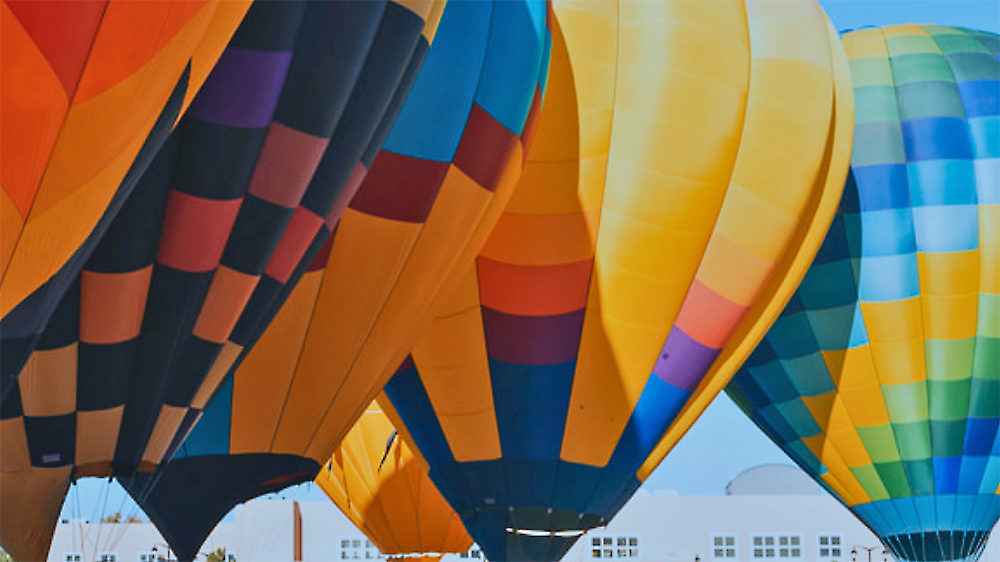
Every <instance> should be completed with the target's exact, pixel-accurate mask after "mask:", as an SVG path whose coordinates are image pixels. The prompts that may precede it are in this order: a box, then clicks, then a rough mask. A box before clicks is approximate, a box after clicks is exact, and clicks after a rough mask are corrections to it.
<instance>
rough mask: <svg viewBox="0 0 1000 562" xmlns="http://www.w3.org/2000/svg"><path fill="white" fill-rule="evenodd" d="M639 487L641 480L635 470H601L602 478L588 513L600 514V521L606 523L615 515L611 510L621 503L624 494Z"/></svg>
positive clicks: (595, 490) (588, 507)
mask: <svg viewBox="0 0 1000 562" xmlns="http://www.w3.org/2000/svg"><path fill="white" fill-rule="evenodd" d="M638 488H639V480H638V479H637V478H636V476H635V473H634V472H628V473H626V472H619V471H617V470H612V469H611V468H610V467H609V468H606V469H604V470H603V471H602V472H601V478H600V479H599V480H598V481H597V486H595V487H594V491H593V494H592V495H591V497H590V503H588V504H587V510H586V513H590V514H595V515H599V516H600V518H601V521H600V522H601V523H602V524H606V523H607V522H608V521H609V520H610V519H611V517H612V516H614V512H612V511H611V510H612V509H613V508H614V507H615V506H617V505H619V504H620V502H621V497H622V495H623V494H631V493H634V492H635V490H636V489H638ZM629 490H631V492H630V491H629Z"/></svg>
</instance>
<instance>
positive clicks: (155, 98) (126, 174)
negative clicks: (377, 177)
mask: <svg viewBox="0 0 1000 562" xmlns="http://www.w3.org/2000/svg"><path fill="white" fill-rule="evenodd" d="M249 6H250V0H238V1H221V0H197V1H189V0H180V1H173V0H167V1H161V2H133V1H126V0H97V1H93V0H86V1H75V2H48V1H40V2H39V1H21V0H3V2H2V3H0V113H2V114H3V121H2V124H0V161H2V162H3V167H2V169H0V185H2V186H3V188H2V189H0V317H2V321H0V331H2V339H0V361H2V363H0V365H2V371H0V376H2V381H0V382H2V384H0V388H2V390H3V393H2V394H3V395H6V393H7V391H9V383H10V382H11V380H12V378H13V377H15V376H16V375H17V373H18V372H19V371H20V368H21V366H23V364H24V360H25V359H26V358H27V354H28V352H30V348H31V346H32V345H33V343H34V342H35V341H37V339H38V337H39V334H40V333H41V331H42V329H43V328H44V326H45V323H46V322H47V321H48V318H49V316H50V315H51V314H52V312H53V310H54V309H55V306H56V305H57V304H58V302H59V299H60V298H61V297H62V294H63V293H64V292H65V291H66V290H67V288H68V287H69V286H70V284H72V281H73V279H74V278H75V277H76V274H77V273H78V272H79V270H80V268H81V267H82V265H83V262H84V261H86V259H87V256H89V255H90V253H91V252H92V251H93V250H94V248H95V246H96V244H97V241H98V240H99V239H100V237H101V234H102V233H103V232H104V231H105V230H106V229H107V228H108V226H109V225H110V223H111V221H112V219H114V217H115V214H116V213H117V211H118V210H119V209H120V208H121V206H122V204H123V203H124V201H125V199H126V198H127V197H128V195H129V194H130V193H131V191H132V189H133V187H134V186H135V184H136V182H137V181H138V179H139V177H140V176H141V175H142V173H143V171H144V170H145V169H146V167H147V166H149V164H150V162H151V161H152V159H153V157H154V156H155V155H156V153H157V151H158V150H159V148H160V146H161V145H162V144H163V142H164V140H165V139H166V138H167V135H169V134H170V131H171V130H172V129H173V126H174V124H175V123H176V122H177V120H178V119H179V117H180V116H181V115H183V113H184V111H185V109H186V108H187V106H188V104H189V103H190V102H191V100H192V98H193V97H194V95H195V94H196V93H197V92H198V89H199V88H200V87H201V84H202V83H203V82H204V80H205V78H206V77H207V75H208V73H209V71H210V70H211V69H212V67H213V66H214V65H215V62H216V60H217V59H218V57H219V55H220V54H221V53H222V50H223V48H224V47H225V46H226V43H227V42H228V41H229V38H230V37H231V36H232V34H233V32H234V31H235V30H236V27H237V26H238V25H239V23H240V21H241V20H242V19H243V16H244V14H245V13H246V11H247V8H248V7H249Z"/></svg>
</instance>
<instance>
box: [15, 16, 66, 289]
mask: <svg viewBox="0 0 1000 562" xmlns="http://www.w3.org/2000/svg"><path fill="white" fill-rule="evenodd" d="M68 109H69V99H68V98H67V97H66V93H65V92H64V91H63V88H62V84H61V83H60V82H59V77H58V76H57V75H56V73H55V71H53V70H52V68H51V67H50V66H49V64H48V61H46V60H45V56H44V55H43V54H42V52H41V51H39V50H38V46H37V45H35V43H34V41H33V40H32V38H31V37H30V36H29V35H28V33H27V31H26V30H25V29H24V28H23V27H22V26H21V24H20V22H19V21H18V19H17V16H15V15H14V14H13V12H11V9H10V6H8V5H7V3H6V2H3V3H0V115H3V119H0V162H3V165H2V166H0V185H2V186H3V190H4V191H6V192H7V196H8V197H10V202H12V203H13V205H14V207H15V208H16V209H17V212H18V214H20V215H21V218H22V220H23V219H24V217H27V216H28V209H30V208H31V202H32V201H33V200H34V198H35V193H36V192H37V190H38V185H39V183H40V182H41V181H42V174H43V173H44V172H45V166H46V164H47V163H48V161H49V155H51V154H52V148H53V147H54V146H55V143H56V138H57V137H58V136H59V129H60V127H61V126H62V122H63V118H64V117H65V116H66V111H67V110H68ZM15 163H16V165H15ZM6 204H7V201H2V202H0V205H6ZM8 213H9V211H7V210H6V209H5V210H4V211H3V213H2V214H3V215H4V219H5V220H4V223H3V225H2V227H3V229H4V230H6V229H8V228H9V227H10V225H8V224H7V221H6V216H7V214H8ZM7 236H8V235H7V234H5V235H4V238H5V239H6V238H7ZM12 250H13V247H11V248H9V249H8V248H7V245H6V244H5V245H4V248H3V254H2V258H0V260H2V262H0V263H3V264H4V265H3V270H4V271H6V263H7V260H8V259H10V252H11V251H12Z"/></svg>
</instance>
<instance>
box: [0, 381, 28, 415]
mask: <svg viewBox="0 0 1000 562" xmlns="http://www.w3.org/2000/svg"><path fill="white" fill-rule="evenodd" d="M23 415H24V408H23V407H22V404H21V385H19V384H17V379H11V383H10V387H9V390H8V391H7V395H6V396H4V397H3V399H0V420H9V419H14V418H19V417H21V416H23Z"/></svg>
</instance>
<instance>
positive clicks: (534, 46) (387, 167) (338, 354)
mask: <svg viewBox="0 0 1000 562" xmlns="http://www.w3.org/2000/svg"><path fill="white" fill-rule="evenodd" d="M546 13H547V10H546V3H545V2H544V1H543V0H527V1H525V0H518V1H507V0H504V1H498V2H454V3H449V4H448V5H447V7H446V9H445V11H444V14H443V16H442V20H441V24H440V26H439V28H438V31H437V33H436V35H435V40H434V43H433V45H432V46H431V49H430V51H429V52H428V56H427V60H426V61H425V64H424V65H423V67H422V68H421V71H420V73H419V75H418V76H417V79H416V81H415V83H414V85H413V88H412V89H411V92H410V95H409V97H408V98H407V99H406V102H405V104H404V106H403V108H402V110H401V112H400V115H399V117H398V118H397V120H396V122H395V124H394V125H393V128H392V130H391V132H390V133H389V135H388V138H387V139H386V141H385V143H384V145H383V146H382V150H381V151H379V152H378V154H377V155H376V156H375V158H374V161H373V162H372V163H371V168H370V171H368V173H367V175H366V176H365V178H364V181H363V183H362V185H361V186H360V188H359V189H358V191H357V194H356V195H355V196H354V198H353V199H352V200H351V202H350V206H349V207H348V208H347V209H346V210H344V213H343V216H342V217H341V220H340V222H339V223H338V224H337V225H336V232H335V234H334V236H333V237H332V239H331V240H330V241H329V246H327V247H325V248H323V249H317V250H318V251H317V252H316V253H315V255H316V259H315V260H313V261H312V262H309V261H303V262H300V264H301V265H300V268H299V269H298V270H297V271H296V272H295V273H294V274H292V276H291V280H292V281H293V282H294V280H295V279H298V277H299V276H301V281H300V282H298V284H297V285H295V289H294V290H293V291H291V294H290V295H288V297H287V300H285V299H284V297H282V298H279V299H276V300H277V301H284V306H283V307H282V308H281V310H280V313H278V314H277V316H275V318H274V321H273V322H271V323H270V324H267V325H266V327H267V330H266V332H265V331H264V330H263V328H264V326H265V324H263V323H261V324H258V325H254V324H253V323H244V322H243V320H242V319H241V321H240V322H238V323H237V325H236V328H235V329H234V331H233V338H232V341H233V342H236V343H237V344H238V345H240V346H243V349H245V350H246V349H250V351H249V352H246V351H244V352H242V355H243V356H244V357H241V358H240V359H239V361H240V363H238V364H237V365H238V368H236V367H234V368H233V369H230V370H231V371H233V373H232V378H231V380H230V381H229V382H226V383H225V384H224V385H223V386H222V388H221V390H220V391H219V392H218V393H217V395H216V396H215V397H214V398H213V399H212V401H211V402H210V403H209V405H208V408H207V409H206V410H205V411H204V415H203V416H202V419H201V420H200V421H199V423H198V424H197V425H195V426H194V428H193V430H192V431H191V433H190V435H188V437H187V439H186V440H185V441H184V442H183V444H180V446H179V448H178V449H177V453H176V454H174V455H173V458H172V459H171V461H170V462H169V463H167V464H165V465H164V466H163V467H161V468H160V469H159V470H158V471H156V472H155V473H151V474H148V475H147V474H136V475H135V476H134V477H131V478H127V479H123V485H124V486H125V487H126V489H127V490H129V492H130V493H132V494H133V496H134V497H136V501H137V502H138V503H139V505H140V506H141V507H142V508H143V510H144V511H145V512H146V513H147V514H148V515H149V517H150V519H151V520H152V521H153V522H154V523H155V524H156V525H157V527H158V528H159V529H160V531H161V533H163V535H164V537H166V538H167V539H168V541H169V542H170V543H171V545H172V546H173V548H174V551H175V552H178V553H180V556H181V558H184V557H185V556H192V555H193V554H194V553H195V552H197V547H198V545H200V544H201V542H202V541H203V540H204V538H205V537H206V536H207V535H208V534H209V532H210V531H211V530H212V528H213V527H214V526H215V525H216V523H217V522H218V520H219V519H221V518H222V517H223V516H224V515H225V514H226V513H227V512H228V511H229V510H230V509H231V508H232V507H233V506H235V505H236V504H238V503H240V502H242V501H246V500H248V499H250V498H253V497H255V496H258V495H260V494H262V493H266V492H271V491H274V490H276V489H280V488H283V487H285V486H289V485H292V484H296V483H299V482H305V481H309V480H312V479H314V478H315V477H316V475H317V474H318V472H319V470H320V468H321V467H322V466H323V464H325V463H326V462H327V461H328V460H329V459H330V456H331V455H332V454H333V452H334V450H335V449H336V447H337V446H338V445H339V444H340V441H341V440H342V439H343V437H344V435H346V434H347V432H348V431H349V430H350V428H351V427H352V426H353V425H354V422H355V421H356V420H357V418H358V417H359V416H360V415H361V414H362V413H363V412H364V410H365V407H366V406H367V405H368V404H370V403H371V401H372V399H374V397H375V395H376V394H377V393H378V392H379V391H380V390H381V386H382V384H383V383H384V381H385V380H386V379H387V378H388V377H389V376H391V374H392V372H393V371H394V368H395V364H392V365H390V363H391V362H392V361H393V360H395V361H399V360H400V359H401V358H402V357H404V356H405V355H406V352H407V349H409V347H410V346H411V345H412V343H413V341H415V340H416V337H417V336H416V335H412V336H409V335H408V334H409V332H410V331H412V330H413V325H415V324H419V323H426V322H427V321H429V320H430V315H431V312H432V311H431V310H430V304H429V303H428V302H426V300H427V298H429V296H431V295H433V294H434V292H435V291H437V290H438V287H439V286H440V285H441V284H442V283H443V280H444V278H445V276H446V274H447V273H448V272H449V271H450V269H451V267H452V266H453V264H454V263H456V261H457V260H458V258H457V257H456V256H457V255H458V254H459V252H460V251H463V248H467V247H469V246H470V245H472V246H475V245H476V244H478V245H479V246H481V245H482V242H483V241H484V240H485V234H482V233H483V232H488V231H489V230H490V229H491V228H492V225H493V223H495V221H496V219H497V218H498V217H499V215H500V212H501V209H502V207H503V205H504V204H505V203H506V201H507V199H508V198H509V196H510V192H511V191H512V190H513V186H514V184H515V183H516V181H517V177H518V175H519V171H520V168H521V163H522V159H523V149H522V144H523V143H524V142H525V139H524V138H522V137H527V136H530V132H531V130H532V128H533V125H532V123H533V120H534V115H536V114H537V112H538V107H539V105H540V103H541V88H542V86H543V85H544V80H545V76H546V75H547V72H546V71H547V68H548V58H547V53H548V51H547V45H548V40H547V35H548V31H547V26H546ZM477 237H478V242H477ZM318 241H319V240H317V242H318ZM468 251H469V252H472V253H474V252H476V251H478V247H475V248H474V249H472V250H468ZM311 252H312V250H310V253H307V254H306V258H307V259H308V258H309V256H310V255H312V254H311ZM291 285H292V283H289V284H287V285H286V288H287V287H291ZM279 304H280V303H279ZM275 310H276V311H277V309H275ZM425 311H426V312H425ZM262 332H263V335H262V336H261V333H262ZM257 338H259V341H257ZM407 338H411V339H409V340H408V339H407ZM254 341H256V343H253V342H254ZM251 347H252V349H251ZM394 353H395V354H398V355H399V358H397V359H392V358H390V356H391V355H392V354H394ZM233 357H234V358H235V357H236V356H235V355H234V356H233ZM199 407H203V406H199V405H196V407H195V408H192V410H190V412H192V413H195V414H196V413H197V412H198V410H199Z"/></svg>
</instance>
